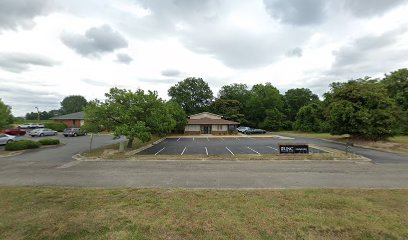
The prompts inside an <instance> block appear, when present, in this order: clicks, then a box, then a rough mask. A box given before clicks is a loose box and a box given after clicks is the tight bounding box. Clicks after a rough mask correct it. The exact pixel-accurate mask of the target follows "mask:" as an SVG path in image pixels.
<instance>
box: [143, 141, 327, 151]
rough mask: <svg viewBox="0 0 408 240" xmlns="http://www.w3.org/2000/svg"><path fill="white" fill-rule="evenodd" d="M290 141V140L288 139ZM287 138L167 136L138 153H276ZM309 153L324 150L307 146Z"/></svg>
mask: <svg viewBox="0 0 408 240" xmlns="http://www.w3.org/2000/svg"><path fill="white" fill-rule="evenodd" d="M289 142H290V141H289ZM280 143H288V141H287V140H281V139H276V138H272V137H270V138H269V137H268V138H264V137H263V138H256V137H233V138H230V137H228V138H226V137H225V138H223V137H208V138H167V139H165V140H164V141H162V142H160V143H158V144H156V145H154V146H152V147H150V148H148V149H145V150H144V151H141V152H140V153H138V154H140V155H239V154H257V155H263V154H278V153H279V150H278V145H279V144H280ZM309 151H310V153H323V152H324V151H322V150H319V149H316V148H309Z"/></svg>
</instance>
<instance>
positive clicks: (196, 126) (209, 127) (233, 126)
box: [184, 112, 239, 135]
mask: <svg viewBox="0 0 408 240" xmlns="http://www.w3.org/2000/svg"><path fill="white" fill-rule="evenodd" d="M238 124H239V123H237V122H233V121H229V120H225V119H223V117H222V116H220V115H217V114H214V113H209V112H202V113H198V114H194V115H191V116H188V119H187V125H186V127H185V128H184V134H214V135H227V134H235V133H236V132H237V126H238Z"/></svg>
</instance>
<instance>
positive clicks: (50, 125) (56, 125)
mask: <svg viewBox="0 0 408 240" xmlns="http://www.w3.org/2000/svg"><path fill="white" fill-rule="evenodd" d="M44 127H45V128H49V129H52V130H54V131H57V132H62V131H64V129H65V128H67V125H65V124H64V123H62V122H52V123H44Z"/></svg>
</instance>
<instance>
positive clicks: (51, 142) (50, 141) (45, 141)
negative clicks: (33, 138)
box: [38, 138, 60, 145]
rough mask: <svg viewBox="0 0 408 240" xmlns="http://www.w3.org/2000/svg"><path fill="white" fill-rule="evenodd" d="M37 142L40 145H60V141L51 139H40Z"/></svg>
mask: <svg viewBox="0 0 408 240" xmlns="http://www.w3.org/2000/svg"><path fill="white" fill-rule="evenodd" d="M38 142H39V143H41V144H42V145H58V144H60V140H58V139H52V138H46V139H41V140H40V141H38Z"/></svg>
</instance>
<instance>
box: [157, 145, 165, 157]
mask: <svg viewBox="0 0 408 240" xmlns="http://www.w3.org/2000/svg"><path fill="white" fill-rule="evenodd" d="M165 148H166V147H164V148H162V149H160V150H159V151H158V152H157V153H155V154H154V155H157V154H159V153H160V152H161V151H163V150H164V149H165Z"/></svg>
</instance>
